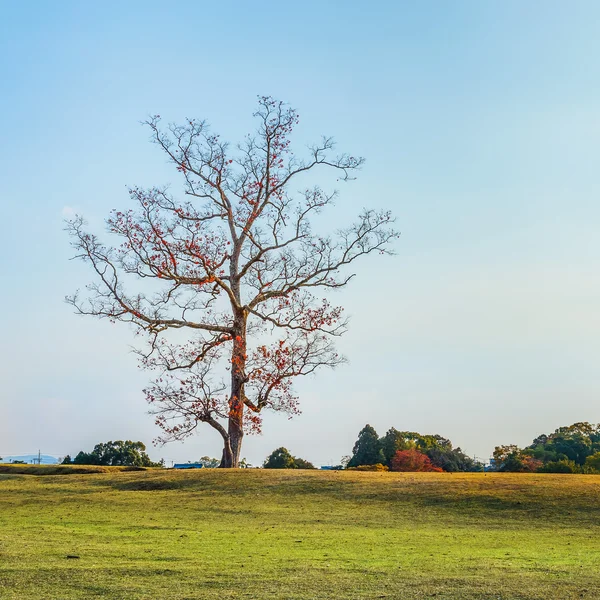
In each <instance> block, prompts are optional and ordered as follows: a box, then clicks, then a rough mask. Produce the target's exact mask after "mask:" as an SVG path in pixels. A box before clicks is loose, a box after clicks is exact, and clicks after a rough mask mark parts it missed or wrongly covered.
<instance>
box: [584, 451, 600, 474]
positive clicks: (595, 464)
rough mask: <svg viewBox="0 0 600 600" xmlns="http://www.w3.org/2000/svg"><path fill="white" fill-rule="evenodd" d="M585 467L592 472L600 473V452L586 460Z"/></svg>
mask: <svg viewBox="0 0 600 600" xmlns="http://www.w3.org/2000/svg"><path fill="white" fill-rule="evenodd" d="M585 466H586V467H588V468H589V469H591V470H592V471H596V472H600V452H596V453H595V454H591V455H590V456H588V457H587V458H586V459H585Z"/></svg>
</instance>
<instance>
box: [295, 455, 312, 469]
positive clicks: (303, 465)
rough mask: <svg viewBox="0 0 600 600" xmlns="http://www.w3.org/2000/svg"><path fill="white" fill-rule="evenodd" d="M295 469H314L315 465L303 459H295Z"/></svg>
mask: <svg viewBox="0 0 600 600" xmlns="http://www.w3.org/2000/svg"><path fill="white" fill-rule="evenodd" d="M294 468H295V469H314V468H315V465H313V464H312V463H311V462H309V461H307V460H304V459H303V458H296V457H294Z"/></svg>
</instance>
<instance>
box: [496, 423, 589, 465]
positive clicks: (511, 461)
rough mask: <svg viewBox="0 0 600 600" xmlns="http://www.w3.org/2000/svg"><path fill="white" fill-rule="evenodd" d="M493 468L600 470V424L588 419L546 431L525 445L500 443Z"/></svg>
mask: <svg viewBox="0 0 600 600" xmlns="http://www.w3.org/2000/svg"><path fill="white" fill-rule="evenodd" d="M492 468H493V470H496V471H503V472H513V473H516V472H540V473H596V472H600V424H598V425H592V424H591V423H588V422H587V421H584V422H581V423H573V425H569V426H566V427H559V428H558V429H557V430H556V431H554V433H550V434H547V435H546V434H542V435H540V436H538V437H536V438H535V439H534V440H533V442H532V443H531V444H530V445H529V446H526V447H525V448H519V447H518V446H516V445H514V444H511V445H507V446H496V449H495V450H494V455H493V462H492Z"/></svg>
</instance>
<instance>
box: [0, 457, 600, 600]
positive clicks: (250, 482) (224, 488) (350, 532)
mask: <svg viewBox="0 0 600 600" xmlns="http://www.w3.org/2000/svg"><path fill="white" fill-rule="evenodd" d="M52 468H53V467H46V469H48V470H47V471H46V472H47V473H51V472H52V471H51V470H49V469H52ZM54 468H55V467H54ZM40 469H44V467H37V473H38V474H39V473H40ZM21 471H25V473H33V472H34V471H27V470H25V469H21ZM61 472H63V473H69V474H68V475H64V474H62V475H56V474H55V475H47V476H43V477H37V476H32V475H29V474H16V472H15V471H10V472H8V473H6V472H4V473H1V474H0V597H1V598H3V599H4V598H7V599H8V598H10V599H17V598H18V599H19V600H22V599H28V598H31V599H33V598H36V599H37V598H60V599H72V598H86V599H87V598H94V597H102V598H114V599H119V600H123V599H134V598H135V599H141V598H147V599H157V598H168V599H181V600H182V599H184V598H185V599H196V598H209V599H212V598H215V599H216V598H272V599H277V600H279V599H303V600H304V599H311V598H314V599H317V598H318V599H329V598H331V599H334V598H335V599H343V598H402V599H415V600H416V599H421V598H434V597H435V598H436V599H438V600H439V599H441V598H443V599H456V600H458V599H460V600H464V599H475V598H477V599H484V598H485V599H490V600H491V599H494V600H498V599H502V600H508V599H540V600H542V599H543V600H547V599H551V598H561V599H563V598H564V599H566V598H589V599H593V598H597V597H598V590H599V589H600V569H599V567H600V545H599V544H598V539H600V519H599V514H600V510H599V509H600V476H577V475H525V474H512V475H511V474H506V475H503V474H485V475H484V474H483V473H476V474H394V473H357V472H339V473H335V472H310V471H265V470H241V471H221V470H208V469H207V470H201V471H195V472H181V471H161V470H147V471H143V472H127V471H119V470H115V469H108V470H105V472H95V473H88V474H77V472H76V470H74V469H72V470H69V469H67V470H64V469H63V470H62V471H61Z"/></svg>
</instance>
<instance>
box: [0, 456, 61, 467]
mask: <svg viewBox="0 0 600 600" xmlns="http://www.w3.org/2000/svg"><path fill="white" fill-rule="evenodd" d="M37 458H38V455H37V454H21V455H20V456H16V455H11V456H3V457H2V461H0V462H3V463H9V462H12V461H13V460H24V461H25V462H26V463H28V464H30V463H32V462H33V461H34V459H35V462H36V464H37ZM42 464H43V465H57V464H58V458H56V456H50V455H48V454H42Z"/></svg>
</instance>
